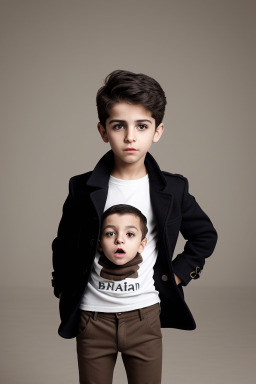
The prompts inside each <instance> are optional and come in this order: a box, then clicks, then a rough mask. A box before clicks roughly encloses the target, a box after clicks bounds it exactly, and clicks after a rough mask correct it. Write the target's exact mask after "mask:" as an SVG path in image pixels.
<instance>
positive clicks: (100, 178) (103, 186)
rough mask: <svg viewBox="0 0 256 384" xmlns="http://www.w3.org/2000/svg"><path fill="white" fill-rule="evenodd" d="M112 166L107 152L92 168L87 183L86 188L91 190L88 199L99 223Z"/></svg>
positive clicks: (110, 157)
mask: <svg viewBox="0 0 256 384" xmlns="http://www.w3.org/2000/svg"><path fill="white" fill-rule="evenodd" d="M113 164H114V156H113V153H112V151H109V152H107V153H106V154H105V155H104V156H103V157H102V158H101V159H100V161H99V162H98V164H97V165H96V167H95V168H94V170H93V172H92V174H91V176H90V177H89V179H88V181H87V186H89V187H90V188H91V189H92V192H91V193H90V198H91V201H92V203H93V206H94V208H95V210H96V212H97V215H98V218H99V223H101V216H102V213H103V210H104V207H105V204H106V200H107V195H108V182H109V177H110V173H111V170H112V168H113Z"/></svg>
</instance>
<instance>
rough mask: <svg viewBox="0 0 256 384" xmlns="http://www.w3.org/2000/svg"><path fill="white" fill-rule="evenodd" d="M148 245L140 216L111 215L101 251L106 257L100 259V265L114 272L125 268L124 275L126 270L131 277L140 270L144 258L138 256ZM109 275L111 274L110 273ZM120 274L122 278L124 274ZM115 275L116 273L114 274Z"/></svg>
mask: <svg viewBox="0 0 256 384" xmlns="http://www.w3.org/2000/svg"><path fill="white" fill-rule="evenodd" d="M146 243H147V239H146V238H144V239H142V232H141V227H140V218H139V217H138V216H136V215H134V214H122V215H120V214H117V213H115V214H112V215H109V216H108V217H106V219H105V220H104V222H103V226H102V234H101V238H100V243H99V251H100V252H103V254H104V255H103V256H101V257H100V260H99V264H100V265H102V266H103V269H104V268H105V269H109V268H110V270H111V269H113V272H114V270H121V268H120V267H123V268H124V270H123V275H126V272H125V269H127V273H129V275H130V277H131V275H132V274H133V273H135V272H136V271H137V270H138V269H139V266H138V264H139V263H141V261H142V257H141V256H140V255H138V254H140V253H141V252H142V251H143V250H144V248H145V246H146ZM104 259H105V260H104ZM106 259H107V260H106ZM115 266H116V267H117V268H115ZM129 270H130V272H129ZM131 270H132V271H133V272H132V273H131ZM103 273H104V271H103ZM107 273H108V274H109V275H110V274H111V273H110V271H109V272H107ZM118 274H119V276H121V275H122V272H120V273H118ZM113 275H116V273H115V272H114V273H113ZM126 277H128V276H126ZM126 277H123V278H126ZM133 277H135V276H133ZM110 279H113V278H112V277H111V278H110ZM113 280H114V279H113ZM118 280H121V279H118Z"/></svg>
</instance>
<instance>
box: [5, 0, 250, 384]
mask: <svg viewBox="0 0 256 384" xmlns="http://www.w3.org/2000/svg"><path fill="white" fill-rule="evenodd" d="M255 5H256V3H255V1H254V0H158V1H156V0H154V1H153V0H137V1H136V0H129V1H128V0H126V1H121V0H119V1H117V0H109V1H102V0H101V1H100V0H94V1H86V0H69V1H68V0H0V7H1V8H0V18H1V19H0V33H1V35H0V36H1V40H0V44H1V48H0V53H1V60H0V65H1V68H0V77H1V81H0V87H1V102H0V105H1V140H0V145H1V148H0V167H1V199H0V204H1V228H0V233H1V241H0V244H1V253H0V257H1V269H0V287H1V289H0V302H1V328H0V329H1V353H2V358H1V367H0V372H1V374H0V380H1V382H4V383H5V384H35V383H36V384H46V383H53V382H54V383H56V384H58V383H61V384H64V383H73V382H77V381H78V377H77V376H78V373H77V366H76V364H77V363H76V354H75V351H74V350H75V344H74V342H66V340H63V339H61V338H60V337H58V336H57V326H58V323H59V316H58V301H57V299H56V298H55V297H54V296H53V293H52V289H51V286H50V280H51V271H52V266H51V242H52V240H53V238H54V237H55V236H56V231H57V226H58V223H59V220H60V217H61V211H62V205H63V202H64V200H65V198H66V196H67V192H68V181H69V178H70V177H71V176H73V175H75V174H79V173H83V172H86V171H89V170H91V169H92V168H93V167H94V165H95V164H96V162H97V161H98V159H99V158H100V157H101V156H102V155H103V154H104V153H105V152H106V151H107V150H108V148H109V147H108V145H107V144H104V143H103V142H102V141H101V139H100V136H99V134H98V132H97V128H96V125H97V121H98V119H97V113H96V104H95V95H96V92H97V90H98V88H99V87H100V86H101V85H102V83H103V80H104V78H105V76H106V75H107V74H109V73H110V72H111V71H113V70H115V69H127V70H130V71H134V72H143V73H146V74H148V75H150V76H152V77H154V78H156V79H157V80H158V81H159V82H160V84H161V85H162V86H163V88H164V90H165V92H166V96H167V101H168V105H167V111H166V116H165V119H164V123H165V132H164V135H163V137H162V138H161V140H160V142H159V143H157V144H155V145H153V146H152V151H151V153H152V154H153V155H154V156H155V157H156V159H157V160H158V162H159V165H160V166H161V168H162V169H163V170H167V171H170V172H174V173H180V174H183V175H184V176H186V177H187V178H188V179H189V181H190V191H191V193H192V194H193V195H195V196H196V198H197V200H198V202H199V204H200V205H201V206H202V208H203V209H204V210H205V211H206V212H207V213H208V214H209V216H210V217H211V219H212V221H213V223H214V225H215V227H216V229H217V231H218V233H219V242H218V245H217V248H216V251H215V253H214V255H213V256H212V257H211V258H210V259H209V260H207V263H206V268H205V270H204V271H203V273H202V275H201V278H200V279H199V280H197V281H195V282H191V283H190V284H189V285H188V287H186V291H185V296H186V299H187V300H188V304H189V306H190V308H191V310H192V313H193V314H194V316H195V318H196V321H197V324H198V329H197V330H196V331H194V332H192V333H188V332H185V331H177V330H163V336H164V361H163V384H169V383H170V378H171V379H172V381H171V382H176V381H178V380H179V382H181V383H183V384H186V383H189V384H195V383H196V384H198V383H209V384H223V383H224V382H226V383H233V384H240V383H244V384H251V383H252V382H254V379H255V334H256V333H255V290H254V289H252V286H255V278H254V276H255V269H256V258H255V213H256V212H255V197H254V195H255V150H254V147H255V110H256V108H255V96H256V95H255V93H256V92H255V89H256V84H255V83H256V82H255V68H256V60H255V57H256V55H255V37H256V35H255V32H256V28H255V25H256V23H255V21H256V17H255V16H256V13H255V11H256V6H255ZM183 244H184V242H183V240H182V239H180V240H179V242H178V245H177V253H178V252H179V251H180V250H181V249H182V247H183ZM124 377H125V374H124V371H123V367H122V364H121V363H120V362H119V363H118V364H117V367H116V371H115V381H114V383H118V384H120V383H123V382H125V381H126V380H125V379H124Z"/></svg>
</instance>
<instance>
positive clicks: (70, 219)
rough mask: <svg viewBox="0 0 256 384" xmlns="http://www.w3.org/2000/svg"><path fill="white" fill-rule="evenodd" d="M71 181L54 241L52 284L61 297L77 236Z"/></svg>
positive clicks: (57, 294)
mask: <svg viewBox="0 0 256 384" xmlns="http://www.w3.org/2000/svg"><path fill="white" fill-rule="evenodd" d="M70 183H71V182H69V194H68V197H67V199H66V201H65V203H64V205H63V213H62V218H61V221H60V224H59V227H58V233H57V237H56V238H55V239H54V241H53V243H52V251H53V254H52V263H53V272H52V286H53V288H54V294H55V296H56V297H58V298H60V296H61V293H62V292H63V288H64V285H65V280H66V279H67V278H68V273H69V268H70V263H69V260H70V257H71V255H72V243H74V240H73V239H74V236H75V232H74V231H75V228H76V221H75V201H74V198H73V196H72V193H71V187H70Z"/></svg>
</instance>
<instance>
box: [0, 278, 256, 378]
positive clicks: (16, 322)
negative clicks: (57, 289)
mask: <svg viewBox="0 0 256 384" xmlns="http://www.w3.org/2000/svg"><path fill="white" fill-rule="evenodd" d="M185 297H186V301H187V303H188V304H189V307H190V309H191V311H192V313H193V315H194V317H195V319H196V322H197V329H196V330H195V331H181V330H175V329H163V330H162V333H163V355H164V358H163V378H162V384H172V383H175V384H176V383H181V384H224V383H225V384H254V383H255V377H256V289H255V287H240V288H238V287H235V288H232V287H222V288H216V287H202V286H195V285H193V284H190V285H189V286H188V287H187V288H185ZM0 298H1V323H2V324H1V365H0V382H1V383H3V384H75V383H78V372H77V362H76V351H75V347H76V346H75V340H74V339H73V340H64V339H62V338H60V337H59V336H58V334H57V327H58V322H59V317H58V301H57V299H56V298H55V297H54V296H53V294H52V291H51V289H50V288H49V289H48V288H45V289H43V288H42V289H38V288H37V289H36V288H35V289H31V288H30V289H29V288H22V289H21V288H11V289H7V288H2V289H1V294H0ZM99 369H100V367H99ZM113 383H114V384H123V383H124V384H125V383H126V376H125V371H124V368H123V366H122V361H121V358H118V361H117V365H116V368H115V374H114V381H113Z"/></svg>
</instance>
